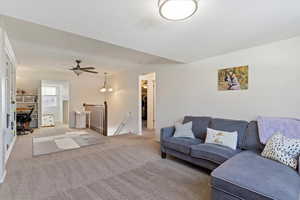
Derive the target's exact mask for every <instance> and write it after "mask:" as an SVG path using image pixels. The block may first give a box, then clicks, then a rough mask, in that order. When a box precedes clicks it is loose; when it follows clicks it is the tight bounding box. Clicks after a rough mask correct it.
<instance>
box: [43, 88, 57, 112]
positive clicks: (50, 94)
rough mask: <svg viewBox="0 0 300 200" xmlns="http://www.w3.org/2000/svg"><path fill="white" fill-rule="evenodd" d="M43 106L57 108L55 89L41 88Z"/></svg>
mask: <svg viewBox="0 0 300 200" xmlns="http://www.w3.org/2000/svg"><path fill="white" fill-rule="evenodd" d="M42 95H43V106H45V107H56V106H57V89H56V87H43V88H42Z"/></svg>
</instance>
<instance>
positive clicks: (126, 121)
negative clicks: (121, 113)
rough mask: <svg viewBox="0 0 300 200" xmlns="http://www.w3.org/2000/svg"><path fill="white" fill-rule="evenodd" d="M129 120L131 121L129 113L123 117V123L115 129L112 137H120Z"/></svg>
mask: <svg viewBox="0 0 300 200" xmlns="http://www.w3.org/2000/svg"><path fill="white" fill-rule="evenodd" d="M130 119H131V112H129V113H127V115H126V116H125V117H124V119H123V121H122V122H121V123H120V125H119V127H118V128H117V130H116V131H115V133H114V134H113V135H114V136H115V135H120V133H121V132H122V130H123V129H124V127H125V126H126V125H127V124H128V122H129V120H130Z"/></svg>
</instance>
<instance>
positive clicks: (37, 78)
mask: <svg viewBox="0 0 300 200" xmlns="http://www.w3.org/2000/svg"><path fill="white" fill-rule="evenodd" d="M41 80H66V81H69V83H70V111H73V110H79V109H80V108H82V104H83V103H90V104H103V102H104V96H103V94H102V93H100V92H99V89H100V88H101V86H102V85H103V78H102V77H101V76H100V75H93V74H82V75H80V76H79V77H77V76H76V75H75V74H74V73H72V72H71V71H67V70H66V72H62V71H55V70H52V71H50V70H43V69H42V68H41V69H39V70H37V69H33V68H26V67H22V66H21V67H19V68H18V70H17V88H20V89H24V90H25V91H26V89H27V90H32V89H38V88H39V87H40V86H41Z"/></svg>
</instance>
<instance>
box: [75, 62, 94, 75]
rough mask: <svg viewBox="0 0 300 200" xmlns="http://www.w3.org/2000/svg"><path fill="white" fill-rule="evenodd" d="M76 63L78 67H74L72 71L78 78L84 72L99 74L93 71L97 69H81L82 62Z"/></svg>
mask: <svg viewBox="0 0 300 200" xmlns="http://www.w3.org/2000/svg"><path fill="white" fill-rule="evenodd" d="M75 62H76V63H77V64H76V67H72V68H71V69H70V70H71V71H73V72H74V73H75V74H76V75H77V76H79V75H80V74H82V73H83V72H87V73H93V74H97V73H98V72H96V71H91V70H94V69H95V67H80V63H81V60H75Z"/></svg>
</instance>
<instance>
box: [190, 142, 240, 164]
mask: <svg viewBox="0 0 300 200" xmlns="http://www.w3.org/2000/svg"><path fill="white" fill-rule="evenodd" d="M239 152H241V150H240V149H237V150H233V149H231V148H229V147H226V146H222V145H217V144H198V145H193V146H192V147H191V156H192V157H194V158H200V159H205V160H209V161H212V162H214V163H217V164H222V163H223V162H225V161H226V160H227V159H229V158H231V157H232V156H234V155H236V154H237V153H239Z"/></svg>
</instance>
